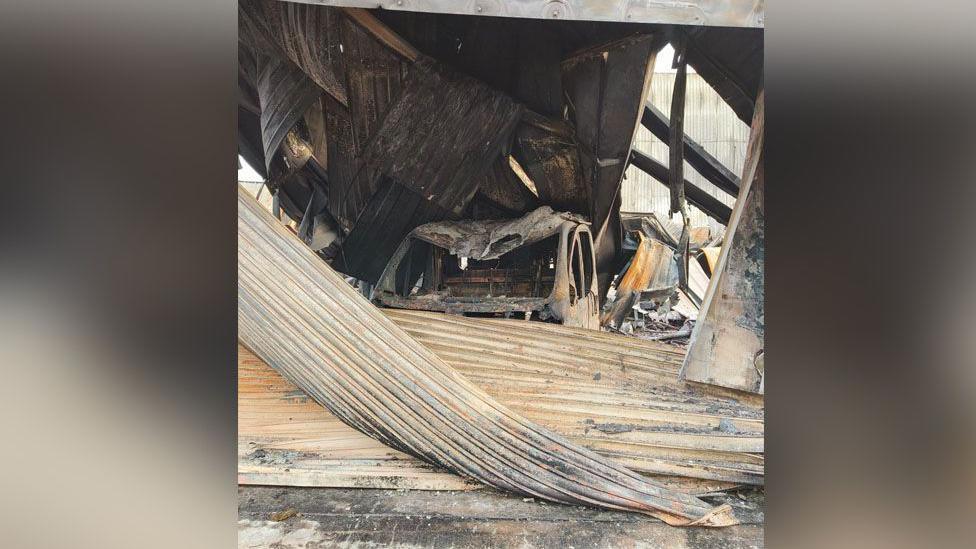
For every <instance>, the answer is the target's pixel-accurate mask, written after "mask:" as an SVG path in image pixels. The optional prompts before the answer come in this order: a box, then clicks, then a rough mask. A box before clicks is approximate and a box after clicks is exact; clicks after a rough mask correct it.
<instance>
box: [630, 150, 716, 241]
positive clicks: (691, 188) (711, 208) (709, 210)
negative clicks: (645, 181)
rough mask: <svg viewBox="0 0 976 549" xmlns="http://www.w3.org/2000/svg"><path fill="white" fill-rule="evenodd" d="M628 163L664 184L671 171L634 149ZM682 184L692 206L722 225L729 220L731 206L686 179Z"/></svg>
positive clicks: (666, 182)
mask: <svg viewBox="0 0 976 549" xmlns="http://www.w3.org/2000/svg"><path fill="white" fill-rule="evenodd" d="M630 163H631V164H633V165H634V167H636V168H637V169H638V170H640V171H642V172H644V173H646V174H647V175H649V176H651V177H653V178H654V179H656V180H658V181H660V182H661V183H663V184H664V185H667V184H668V179H669V178H670V176H671V171H670V170H669V169H668V167H667V166H665V165H664V164H661V163H660V162H658V161H657V160H654V159H653V158H651V157H650V156H647V155H646V154H644V153H642V152H640V151H638V150H636V149H634V150H633V151H631V155H630ZM684 186H685V198H687V199H688V202H691V205H692V206H694V207H696V208H698V209H699V210H701V211H703V212H705V214H706V215H708V216H709V217H711V218H712V219H714V220H716V221H718V222H719V223H722V224H723V225H724V224H727V223H728V222H729V217H731V216H732V209H731V208H729V207H728V206H726V205H725V204H722V202H720V201H719V200H718V199H717V198H715V197H714V196H712V195H710V194H708V193H707V192H705V191H704V190H702V189H700V188H699V187H696V186H695V185H694V184H693V183H691V182H690V181H688V180H687V179H685V180H684Z"/></svg>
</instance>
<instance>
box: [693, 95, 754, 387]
mask: <svg viewBox="0 0 976 549" xmlns="http://www.w3.org/2000/svg"><path fill="white" fill-rule="evenodd" d="M764 125H765V115H764V109H763V96H762V93H760V96H759V101H758V102H757V103H756V111H755V119H754V120H753V124H752V134H751V135H750V138H749V150H748V152H747V156H746V163H745V168H744V170H743V175H742V188H741V189H740V193H739V198H738V200H737V201H736V205H735V211H734V212H733V213H732V219H731V220H730V222H729V229H728V233H727V236H726V238H725V242H723V244H722V249H721V252H720V254H719V259H718V263H717V265H716V266H715V269H714V273H713V275H712V280H711V282H710V283H709V286H708V291H707V292H706V293H705V299H704V301H703V303H702V308H701V315H700V317H699V322H698V323H697V324H696V325H695V329H694V332H693V333H692V336H691V342H690V343H689V347H688V356H687V357H686V358H685V363H684V366H683V367H682V370H681V376H682V378H683V379H687V380H690V381H697V382H701V383H709V384H714V385H719V386H722V387H730V388H733V389H739V390H742V391H749V392H754V393H759V394H763V393H764V391H765V357H764V354H765V353H764V345H765V343H764V342H765V331H766V323H765V312H764V307H765V304H764V299H765V290H764V286H765V281H764V270H765V232H764V231H765V206H764V195H765V177H764V171H763V148H764V138H763V135H764Z"/></svg>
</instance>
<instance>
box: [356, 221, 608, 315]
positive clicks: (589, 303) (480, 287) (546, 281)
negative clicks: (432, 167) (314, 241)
mask: <svg viewBox="0 0 976 549" xmlns="http://www.w3.org/2000/svg"><path fill="white" fill-rule="evenodd" d="M595 271H596V265H595V261H594V257H593V238H592V235H591V234H590V231H589V227H588V226H587V224H586V223H585V222H584V219H583V217H582V216H579V215H577V214H571V213H565V212H555V211H553V209H552V208H550V207H549V206H542V207H539V208H537V209H536V210H533V211H532V212H530V213H528V214H527V215H525V216H524V217H522V218H519V219H510V220H462V221H441V222H434V223H428V224H426V225H422V226H420V227H417V228H416V229H414V230H413V231H412V232H411V233H410V234H409V235H408V236H407V238H405V239H404V240H403V242H401V243H400V246H399V247H398V248H397V251H396V252H395V253H394V254H393V258H392V259H391V260H390V263H389V264H388V265H387V266H386V269H384V271H383V275H382V276H381V277H380V279H379V282H378V284H377V288H376V290H375V291H374V293H373V299H374V300H376V301H377V302H378V303H380V304H382V305H386V306H388V307H396V308H404V309H418V310H427V311H441V312H450V313H455V314H460V313H466V312H467V313H515V312H518V313H524V314H526V315H532V314H538V316H539V318H540V319H542V320H546V319H548V318H549V317H552V318H554V319H556V320H558V321H561V322H562V323H564V324H568V325H571V326H580V327H585V328H592V329H596V328H598V327H599V324H598V318H597V314H598V307H599V305H598V303H599V302H598V296H597V287H596V278H595V277H594V276H593V273H594V272H595ZM418 283H419V284H418Z"/></svg>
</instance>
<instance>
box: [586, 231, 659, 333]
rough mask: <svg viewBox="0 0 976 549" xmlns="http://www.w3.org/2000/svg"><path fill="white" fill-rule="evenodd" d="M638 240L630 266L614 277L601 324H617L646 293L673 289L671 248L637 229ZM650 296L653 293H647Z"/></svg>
mask: <svg viewBox="0 0 976 549" xmlns="http://www.w3.org/2000/svg"><path fill="white" fill-rule="evenodd" d="M637 238H638V240H639V244H638V246H637V251H636V252H635V253H634V257H633V258H632V259H631V262H630V266H629V267H628V268H627V271H626V272H625V273H624V275H623V276H622V277H620V280H619V281H617V296H616V298H615V299H614V302H613V304H612V305H611V306H610V310H609V311H607V312H606V313H605V314H604V315H603V318H601V319H600V324H601V325H603V326H611V327H613V328H618V329H619V328H620V325H621V323H622V322H623V320H624V318H625V317H626V316H627V313H629V312H630V310H631V309H632V308H633V307H634V305H635V304H636V303H637V301H638V300H639V299H640V298H641V297H642V295H644V294H646V293H651V294H658V293H663V294H668V296H670V295H671V294H673V293H674V291H675V289H676V288H677V285H678V277H677V263H676V261H675V258H674V250H672V249H671V248H669V247H668V246H666V245H664V244H663V243H662V242H660V241H658V240H655V239H653V238H648V237H646V236H644V234H643V232H638V233H637ZM648 297H652V296H648Z"/></svg>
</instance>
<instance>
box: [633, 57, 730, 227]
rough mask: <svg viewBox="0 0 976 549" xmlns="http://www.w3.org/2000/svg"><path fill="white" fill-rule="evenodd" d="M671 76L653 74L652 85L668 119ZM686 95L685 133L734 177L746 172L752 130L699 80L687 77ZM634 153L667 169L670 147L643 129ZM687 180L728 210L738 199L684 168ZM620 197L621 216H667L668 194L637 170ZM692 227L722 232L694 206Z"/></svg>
mask: <svg viewBox="0 0 976 549" xmlns="http://www.w3.org/2000/svg"><path fill="white" fill-rule="evenodd" d="M674 77H675V75H674V74H673V73H655V74H654V76H653V78H652V79H651V92H650V94H649V97H650V100H651V102H652V103H653V104H654V106H655V107H657V108H658V109H659V110H660V111H661V112H663V113H664V114H665V115H670V112H671V90H672V88H673V87H674ZM685 93H686V95H685V133H686V134H687V135H688V136H690V137H691V138H692V139H694V140H695V141H697V142H698V143H699V144H700V145H701V146H702V147H704V148H705V150H706V151H708V152H709V153H710V154H712V156H714V157H715V158H717V159H718V160H720V161H721V162H722V163H723V164H725V166H726V167H727V168H729V169H730V170H732V173H735V174H740V173H741V172H742V163H743V161H744V160H745V155H746V143H747V142H748V141H749V126H747V125H746V124H744V123H743V122H742V121H741V120H739V118H738V117H737V116H736V115H735V113H734V112H733V111H732V109H731V108H730V107H729V106H728V105H726V104H725V102H724V101H722V98H721V97H719V95H718V94H717V93H715V90H713V89H712V88H711V87H710V86H709V85H708V84H707V83H706V82H705V81H704V80H703V79H702V77H701V75H699V74H689V75H688V82H687V88H686V92H685ZM634 147H635V148H637V149H639V150H640V151H642V152H644V153H646V154H648V155H650V156H651V157H653V158H655V159H656V160H658V161H659V162H661V163H663V164H664V165H667V164H668V146H667V145H666V144H665V143H663V142H661V141H660V140H658V139H657V138H656V137H654V136H653V135H651V132H649V131H648V130H647V129H646V128H644V127H643V126H641V127H640V129H638V131H637V137H636V139H635V140H634ZM684 173H685V179H687V180H688V181H691V182H692V183H694V184H696V185H698V186H699V187H701V188H702V189H704V190H705V191H706V192H708V193H710V194H711V195H712V196H715V197H716V198H718V199H719V200H721V201H722V202H723V203H725V204H727V205H728V206H729V207H730V208H731V207H732V206H733V205H734V203H735V199H734V198H733V197H731V196H729V195H728V194H726V193H724V192H722V191H721V190H719V189H718V188H717V187H716V186H715V185H712V184H711V183H709V182H708V181H707V180H705V178H703V177H702V176H701V175H699V174H698V172H697V171H695V169H694V168H692V167H691V166H690V165H689V164H688V163H687V162H685V168H684ZM621 193H622V200H623V203H622V206H621V209H622V210H623V211H630V212H655V213H660V214H662V215H667V213H668V205H669V202H670V198H669V196H668V189H667V187H665V186H664V185H662V184H660V183H658V182H657V181H656V180H655V179H653V178H651V176H649V175H647V174H645V173H644V172H642V171H640V170H638V169H637V168H634V167H633V166H631V167H629V168H628V169H627V174H626V179H624V182H623V187H622V189H621ZM690 209H691V222H692V226H708V227H710V228H711V229H712V232H713V233H714V232H715V231H717V230H719V229H722V228H724V227H723V226H722V225H721V224H720V223H718V222H717V221H715V220H713V219H711V218H709V217H708V216H707V215H705V214H704V213H702V212H701V211H700V210H698V209H697V208H695V207H693V206H691V207H690Z"/></svg>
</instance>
